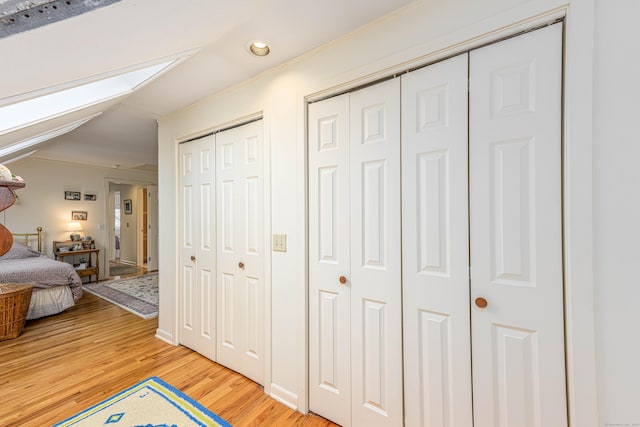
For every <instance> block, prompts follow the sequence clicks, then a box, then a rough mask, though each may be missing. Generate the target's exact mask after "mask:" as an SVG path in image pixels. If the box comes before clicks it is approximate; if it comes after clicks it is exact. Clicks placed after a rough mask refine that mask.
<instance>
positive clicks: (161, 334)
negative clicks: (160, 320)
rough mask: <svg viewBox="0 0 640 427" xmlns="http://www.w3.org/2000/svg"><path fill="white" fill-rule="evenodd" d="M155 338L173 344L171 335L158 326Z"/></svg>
mask: <svg viewBox="0 0 640 427" xmlns="http://www.w3.org/2000/svg"><path fill="white" fill-rule="evenodd" d="M156 338H158V339H159V340H162V341H164V342H166V343H167V344H171V345H175V344H174V342H173V335H172V334H170V333H169V332H167V331H164V330H162V329H160V328H158V329H156Z"/></svg>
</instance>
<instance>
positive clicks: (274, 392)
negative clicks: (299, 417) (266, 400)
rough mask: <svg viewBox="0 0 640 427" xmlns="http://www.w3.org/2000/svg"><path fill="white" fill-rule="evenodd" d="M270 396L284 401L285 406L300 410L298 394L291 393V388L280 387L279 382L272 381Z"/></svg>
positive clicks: (281, 401)
mask: <svg viewBox="0 0 640 427" xmlns="http://www.w3.org/2000/svg"><path fill="white" fill-rule="evenodd" d="M270 396H271V397H272V398H274V399H275V400H277V401H278V402H280V403H282V404H283V405H285V406H288V407H289V408H291V409H293V410H294V411H297V410H298V395H297V394H294V393H291V392H290V391H289V390H286V389H284V388H282V387H280V386H279V385H277V384H274V383H271V394H270Z"/></svg>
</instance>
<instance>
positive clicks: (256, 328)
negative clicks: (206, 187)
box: [216, 120, 265, 384]
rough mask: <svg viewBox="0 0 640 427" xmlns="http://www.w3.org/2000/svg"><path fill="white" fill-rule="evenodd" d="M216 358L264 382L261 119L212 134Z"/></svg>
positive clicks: (261, 382) (253, 378) (254, 379)
mask: <svg viewBox="0 0 640 427" xmlns="http://www.w3.org/2000/svg"><path fill="white" fill-rule="evenodd" d="M216 151H217V156H216V157H217V166H216V171H217V172H216V181H217V187H218V192H217V194H218V222H217V231H218V237H219V239H218V251H217V253H218V259H217V264H218V306H217V331H218V334H217V336H218V342H217V356H218V362H219V363H220V364H222V365H224V366H227V367H229V368H231V369H233V370H235V371H237V372H239V373H241V374H242V375H245V376H246V377H248V378H250V379H252V380H253V381H255V382H257V383H258V384H263V383H264V328H265V318H264V257H265V247H264V238H263V236H264V232H263V227H264V224H263V218H264V207H263V200H264V198H263V163H264V159H263V151H264V147H263V143H262V121H261V120H259V121H255V122H252V123H248V124H246V125H242V126H239V127H236V128H232V129H229V130H225V131H222V132H219V133H218V134H217V135H216Z"/></svg>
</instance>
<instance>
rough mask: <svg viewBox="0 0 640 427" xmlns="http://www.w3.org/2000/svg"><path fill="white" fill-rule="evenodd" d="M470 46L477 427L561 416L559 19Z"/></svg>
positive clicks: (559, 420)
mask: <svg viewBox="0 0 640 427" xmlns="http://www.w3.org/2000/svg"><path fill="white" fill-rule="evenodd" d="M470 55H471V59H470V80H471V81H470V110H469V111H470V212H471V297H472V299H473V301H474V303H473V305H472V314H471V317H472V354H473V389H474V397H473V406H474V420H475V423H474V425H475V426H476V427H498V426H501V427H507V426H509V427H511V426H527V427H529V426H531V427H533V426H537V427H555V426H566V425H567V417H566V414H567V410H566V402H565V396H566V394H565V369H564V367H565V359H564V335H563V331H564V327H563V289H562V288H563V278H562V223H561V206H562V199H561V184H562V181H561V89H562V87H561V83H562V81H561V76H562V25H561V24H556V25H553V26H550V27H547V28H545V29H541V30H538V31H534V32H531V33H528V34H525V35H522V36H519V37H515V38H512V39H509V40H506V41H503V42H501V43H497V44H494V45H490V46H487V47H484V48H481V49H478V50H475V51H473V52H471V54H470ZM477 298H484V299H485V300H486V301H487V306H486V308H479V307H478V305H477V304H476V302H477V303H480V301H479V300H477Z"/></svg>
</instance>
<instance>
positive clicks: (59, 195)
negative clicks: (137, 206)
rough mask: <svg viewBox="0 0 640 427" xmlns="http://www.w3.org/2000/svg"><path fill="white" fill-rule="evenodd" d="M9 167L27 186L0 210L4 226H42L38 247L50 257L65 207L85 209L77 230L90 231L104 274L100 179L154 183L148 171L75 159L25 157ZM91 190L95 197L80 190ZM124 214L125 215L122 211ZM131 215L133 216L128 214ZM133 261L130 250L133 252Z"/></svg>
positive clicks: (104, 189) (63, 234) (61, 232)
mask: <svg viewBox="0 0 640 427" xmlns="http://www.w3.org/2000/svg"><path fill="white" fill-rule="evenodd" d="M7 166H8V167H9V169H11V172H13V173H14V174H16V175H20V176H22V178H24V180H25V182H26V184H27V186H26V187H25V188H23V189H20V190H18V191H19V192H18V196H19V197H18V201H17V203H16V204H15V205H13V206H12V207H10V208H9V209H7V210H5V211H4V212H3V213H2V214H0V220H1V219H3V218H2V217H3V216H4V221H3V223H4V225H5V226H6V227H7V228H8V229H9V230H10V231H12V232H14V233H27V232H35V229H36V227H38V226H42V227H43V228H44V243H43V251H44V252H45V253H47V254H48V255H49V256H50V257H53V252H52V242H53V241H54V240H67V239H69V232H67V231H66V229H67V224H68V223H69V221H71V211H72V210H79V211H87V213H88V215H87V221H82V222H81V224H82V226H83V229H84V231H83V232H82V234H85V235H90V236H92V237H93V238H94V240H95V241H96V247H97V248H98V249H100V266H101V268H100V276H101V277H104V272H105V269H104V268H103V266H104V265H106V264H105V261H108V254H107V247H108V246H107V239H108V234H107V226H108V222H107V217H106V214H107V204H108V197H107V196H108V184H107V183H106V178H113V179H116V180H118V179H120V180H130V181H139V182H143V183H155V182H157V176H156V175H155V174H152V173H148V172H138V171H130V170H123V169H112V168H100V167H94V166H86V165H81V164H77V163H64V162H56V161H49V160H41V159H33V158H26V159H24V160H19V161H16V162H14V163H11V164H9V165H7ZM65 191H80V192H81V193H82V200H80V201H69V200H65V199H64V192H65ZM85 193H91V194H95V195H96V196H97V197H96V201H95V202H90V201H84V194H85ZM127 216H128V217H130V216H131V215H127ZM134 218H135V217H134ZM134 261H135V255H134Z"/></svg>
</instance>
